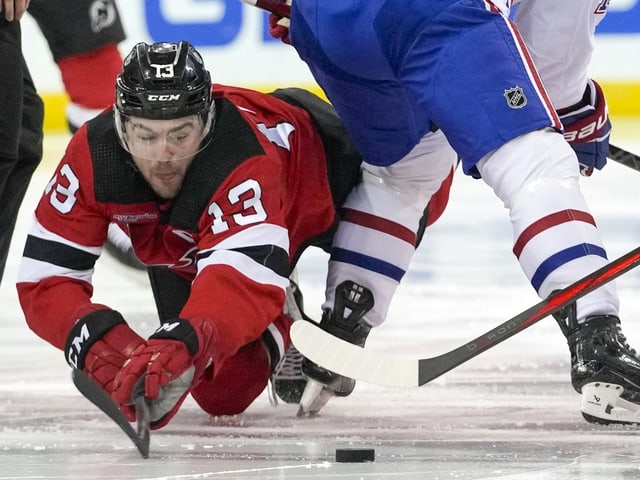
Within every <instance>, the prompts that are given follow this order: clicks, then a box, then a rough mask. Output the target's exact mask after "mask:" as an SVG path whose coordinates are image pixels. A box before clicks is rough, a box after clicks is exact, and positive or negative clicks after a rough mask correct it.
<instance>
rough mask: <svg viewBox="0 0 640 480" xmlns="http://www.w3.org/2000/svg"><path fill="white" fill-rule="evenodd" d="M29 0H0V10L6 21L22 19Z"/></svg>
mask: <svg viewBox="0 0 640 480" xmlns="http://www.w3.org/2000/svg"><path fill="white" fill-rule="evenodd" d="M30 2H31V0H0V12H2V15H3V16H4V18H6V19H7V21H8V22H12V21H14V20H20V19H22V16H23V15H24V12H26V11H27V8H29V3H30Z"/></svg>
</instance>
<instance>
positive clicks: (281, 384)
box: [269, 271, 310, 406]
mask: <svg viewBox="0 0 640 480" xmlns="http://www.w3.org/2000/svg"><path fill="white" fill-rule="evenodd" d="M290 278H291V283H290V286H289V288H287V298H286V304H285V308H284V313H286V314H287V315H289V316H290V317H291V319H292V320H293V321H294V322H295V321H296V320H301V319H305V320H310V319H309V318H308V317H307V316H306V315H305V314H304V312H303V299H302V292H301V291H300V288H299V287H298V284H297V282H296V280H297V278H296V275H295V271H294V273H292V275H291V277H290ZM302 359H303V357H302V354H301V353H300V352H298V350H297V349H296V347H294V346H293V344H291V345H289V348H288V349H287V351H286V352H285V354H284V357H283V358H282V359H281V360H280V361H279V362H278V363H277V364H276V366H275V368H274V369H273V373H272V374H271V378H270V383H271V390H270V396H269V401H270V402H271V404H272V405H274V406H276V405H278V399H280V400H282V401H283V402H285V403H300V399H301V398H302V393H303V392H304V388H305V386H306V385H307V379H306V378H305V377H304V376H303V375H302Z"/></svg>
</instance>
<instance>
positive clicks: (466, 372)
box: [0, 122, 640, 480]
mask: <svg viewBox="0 0 640 480" xmlns="http://www.w3.org/2000/svg"><path fill="white" fill-rule="evenodd" d="M639 126H640V123H639V122H635V123H625V122H617V123H616V129H615V137H614V139H613V140H614V143H616V144H618V145H619V146H622V147H625V148H628V149H630V150H632V151H634V152H636V153H640V141H638V139H640V137H639V136H638V127H639ZM632 138H635V139H636V140H635V141H634V140H630V139H632ZM65 141H66V139H65V138H64V137H53V136H51V137H47V138H46V156H45V161H44V162H43V164H42V166H41V168H40V169H39V171H38V172H37V174H36V176H35V177H34V179H33V181H32V188H31V189H30V191H29V193H28V196H27V199H26V200H25V203H24V206H23V210H22V212H21V216H20V219H19V224H18V226H17V229H16V234H15V237H14V243H13V246H12V252H11V258H10V260H9V263H8V266H7V271H6V273H5V277H4V281H3V284H2V286H1V288H0V307H1V308H0V321H1V327H0V480H5V479H6V480H8V479H11V480H24V479H83V480H102V479H122V480H130V479H135V480H143V479H144V480H152V479H153V480H196V479H216V478H225V479H234V480H240V479H254V478H260V479H306V480H311V479H317V480H324V479H340V480H352V479H354V480H355V479H364V480H370V479H371V480H378V479H398V480H412V479H420V480H431V479H439V480H449V479H502V480H507V479H508V480H513V479H519V480H520V479H521V480H534V479H554V480H561V479H562V480H564V479H572V480H573V479H576V480H600V479H603V480H631V479H640V427H639V428H632V427H619V426H618V427H603V426H594V425H590V424H588V423H586V422H585V421H583V419H582V417H581V415H580V413H579V410H578V407H579V401H580V398H579V396H578V395H577V394H576V393H575V392H574V391H573V389H572V387H571V385H570V382H569V374H568V368H569V354H568V349H567V347H566V342H565V339H564V337H563V336H562V334H561V333H560V330H559V328H558V327H557V325H556V324H555V322H554V321H553V320H552V319H551V318H548V319H544V320H542V321H541V322H539V323H538V324H536V325H534V326H532V327H531V328H529V329H528V330H525V331H523V332H521V333H519V334H517V335H516V336H514V337H513V338H511V339H509V340H507V341H505V342H504V343H502V344H501V345H499V346H497V347H495V348H494V349H492V350H489V351H487V352H485V353H483V354H482V355H480V356H478V357H476V358H475V359H472V360H471V361H469V362H468V363H467V364H465V365H463V366H461V367H459V368H457V369H455V370H453V371H451V372H450V373H448V374H447V375H445V376H444V377H442V378H439V379H437V380H436V381H434V382H433V383H431V384H429V385H426V386H424V387H420V388H416V389H407V390H394V389H387V388H382V387H377V386H372V385H366V384H363V383H360V384H358V386H357V388H356V391H355V392H354V393H353V394H352V395H351V396H350V397H347V398H343V399H334V400H333V401H332V402H330V403H329V405H328V406H327V407H326V408H325V409H324V410H323V411H322V414H321V415H320V416H319V417H317V418H312V419H299V418H296V410H297V409H296V407H295V406H293V405H282V404H281V405H279V406H277V407H272V406H271V405H270V404H269V401H268V398H267V395H266V392H265V393H264V394H263V395H262V396H261V397H260V398H259V399H258V400H257V401H256V402H255V403H254V404H253V405H252V406H251V407H250V408H249V409H248V410H247V412H246V413H244V414H243V415H239V416H236V417H224V418H211V417H209V416H207V415H206V414H205V413H203V412H202V411H200V410H199V408H198V407H197V406H196V404H195V403H193V402H192V401H190V400H188V401H187V402H186V403H185V405H184V407H183V408H182V410H181V411H180V412H179V413H178V415H177V416H176V417H175V418H174V420H173V421H172V422H171V423H170V424H169V425H168V426H167V427H166V428H164V429H162V430H160V431H157V432H152V436H151V455H150V458H149V459H146V460H144V459H142V458H141V457H140V455H139V454H138V452H137V450H135V448H134V447H133V445H132V444H131V442H130V441H129V439H128V438H127V437H126V436H125V435H124V434H123V433H122V432H121V431H120V430H119V428H118V427H117V426H116V425H115V424H113V423H112V422H111V420H109V419H108V418H106V417H105V416H104V415H103V414H102V413H101V412H100V411H98V410H97V409H96V408H95V407H94V406H93V405H92V404H90V403H89V402H88V401H87V400H85V399H84V398H83V397H82V396H81V395H80V394H79V393H78V392H77V391H76V390H75V388H74V386H73V384H72V383H71V379H70V371H69V367H68V366H67V365H66V363H65V361H64V358H63V354H62V353H61V352H60V351H57V350H55V349H54V348H53V347H51V346H49V345H48V344H46V343H45V342H44V341H42V340H40V339H39V338H37V337H36V336H35V334H33V333H32V332H31V331H29V330H28V328H27V327H26V325H25V323H24V319H23V316H22V313H21V311H20V309H19V306H18V303H17V298H16V294H15V287H14V283H15V277H16V270H17V265H18V261H19V256H20V254H21V250H22V245H23V242H24V237H25V235H26V231H27V229H28V227H29V224H30V219H31V212H32V210H33V207H34V205H35V203H36V202H37V200H38V198H39V196H40V193H41V191H42V189H43V187H44V185H45V183H46V181H47V180H48V178H49V175H50V172H51V170H52V168H53V165H54V164H55V163H56V162H57V160H58V158H59V156H60V154H61V152H62V149H63V148H64V144H65ZM582 185H583V190H584V192H585V195H586V197H587V200H588V202H589V204H590V206H591V208H592V211H593V213H594V215H595V217H596V219H597V221H598V223H599V226H600V229H601V231H602V234H603V237H604V239H605V243H606V245H607V247H608V251H609V255H610V258H611V259H613V258H617V257H618V256H620V255H622V254H624V253H626V252H628V251H630V250H632V249H633V248H635V247H637V246H638V245H639V244H640V188H638V187H639V186H640V172H634V171H633V170H631V169H628V168H626V167H623V166H620V165H617V164H613V163H612V162H610V165H609V166H607V168H606V169H605V170H604V171H603V172H597V173H596V174H594V176H593V177H591V178H589V179H583V180H582ZM510 237H511V233H510V225H509V222H508V218H507V212H506V210H504V208H503V207H502V205H501V204H500V202H499V201H498V200H497V199H495V197H494V196H493V194H492V192H491V191H490V189H489V188H488V187H486V186H485V185H484V184H483V183H481V182H480V181H474V180H472V179H470V178H466V177H463V176H462V175H458V176H457V178H456V180H455V182H454V187H453V192H452V198H451V203H450V208H449V209H448V211H447V212H446V213H445V215H444V217H443V218H442V219H441V221H440V222H439V223H438V224H437V225H435V226H434V227H433V228H431V229H430V230H429V231H428V233H427V235H426V237H425V240H424V242H423V245H422V246H421V248H420V250H419V252H418V254H417V256H416V258H415V261H414V263H413V266H412V269H411V270H410V272H409V274H408V275H407V277H406V280H405V282H404V283H403V285H402V286H401V288H400V290H399V292H398V295H397V297H396V299H395V301H394V304H393V306H392V310H391V313H390V316H389V319H388V321H387V323H386V324H384V325H383V326H382V327H380V328H379V329H377V330H374V332H373V333H372V334H371V336H370V340H369V342H368V348H372V349H374V348H385V349H389V350H391V351H397V352H401V351H402V352H406V353H412V354H416V355H418V356H421V357H427V356H434V355H437V354H439V353H443V352H445V351H448V350H451V349H453V348H455V347H457V346H459V345H461V344H463V343H465V342H466V341H468V340H471V339H472V338H475V337H476V336H478V335H480V334H482V333H484V332H485V331H487V330H489V329H490V328H492V327H494V326H496V325H498V324H500V323H502V322H504V321H505V320H507V319H508V318H510V317H512V316H514V315H516V314H517V313H518V312H520V311H522V310H524V309H525V308H527V307H529V306H530V305H532V304H534V303H536V302H537V301H538V299H537V297H536V296H535V295H534V293H533V292H532V291H531V287H530V286H529V285H528V283H527V282H526V280H525V278H524V275H523V274H522V273H521V271H520V269H519V266H518V264H517V262H516V260H515V258H514V257H513V255H512V254H511V238H510ZM325 264H326V256H325V255H324V254H323V253H321V252H318V251H309V252H308V253H306V254H305V255H304V256H303V258H302V260H301V263H300V266H299V273H300V279H301V283H302V289H303V292H304V293H305V304H306V306H307V310H308V312H309V313H310V314H312V315H313V316H318V311H319V305H320V303H321V299H322V294H323V274H324V272H325ZM95 283H96V295H95V300H96V301H99V302H102V303H107V304H109V305H111V306H112V307H114V308H116V309H118V310H120V311H121V312H122V313H123V314H124V316H125V318H127V319H128V320H129V322H130V323H131V324H132V326H134V328H136V329H137V330H138V331H139V332H140V333H141V334H143V335H148V334H149V333H151V332H152V331H153V329H154V328H155V325H156V322H157V321H156V319H155V313H154V312H155V310H154V305H153V301H152V296H151V292H150V289H149V287H148V285H147V280H146V275H145V274H144V273H141V272H139V271H133V270H130V269H128V268H126V267H124V266H121V265H120V264H118V263H117V262H115V261H114V260H112V259H111V258H109V257H107V256H103V258H101V259H100V261H99V264H98V267H97V269H96V275H95ZM617 285H618V288H619V293H620V297H621V302H622V311H621V317H622V322H623V328H624V331H625V333H626V334H627V337H628V338H629V341H630V343H631V344H632V345H634V346H640V298H639V297H638V295H637V292H638V288H639V287H640V270H638V271H635V270H634V271H631V272H630V273H628V274H626V275H624V276H623V277H622V278H621V279H619V281H617ZM60 301H61V302H64V299H63V298H61V299H60ZM360 446H362V447H371V448H375V451H376V460H375V462H373V463H363V464H344V463H336V462H335V458H334V454H335V449H336V448H339V447H360Z"/></svg>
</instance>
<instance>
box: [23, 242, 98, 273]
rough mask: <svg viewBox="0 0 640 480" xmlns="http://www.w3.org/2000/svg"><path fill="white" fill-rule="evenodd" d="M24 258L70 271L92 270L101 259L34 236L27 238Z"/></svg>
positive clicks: (68, 246)
mask: <svg viewBox="0 0 640 480" xmlns="http://www.w3.org/2000/svg"><path fill="white" fill-rule="evenodd" d="M23 256H24V257H27V258H31V259H33V260H40V261H43V262H47V263H51V264H53V265H57V266H59V267H65V268H68V269H70V270H91V269H93V267H94V265H95V263H96V260H98V257H99V256H98V255H94V254H92V253H89V252H86V251H84V250H80V249H78V248H76V247H73V246H71V245H65V244H63V243H60V242H56V241H53V240H45V239H43V238H38V237H35V236H33V235H28V236H27V241H26V243H25V246H24V253H23Z"/></svg>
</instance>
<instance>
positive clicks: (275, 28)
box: [269, 0, 291, 45]
mask: <svg viewBox="0 0 640 480" xmlns="http://www.w3.org/2000/svg"><path fill="white" fill-rule="evenodd" d="M282 3H283V9H284V12H283V15H281V14H278V13H271V14H269V35H271V36H272V37H273V38H279V39H280V40H281V41H282V42H283V43H286V44H287V45H290V44H291V39H290V38H289V25H290V22H289V17H290V15H291V0H285V1H284V2H282ZM284 6H286V8H284Z"/></svg>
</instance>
